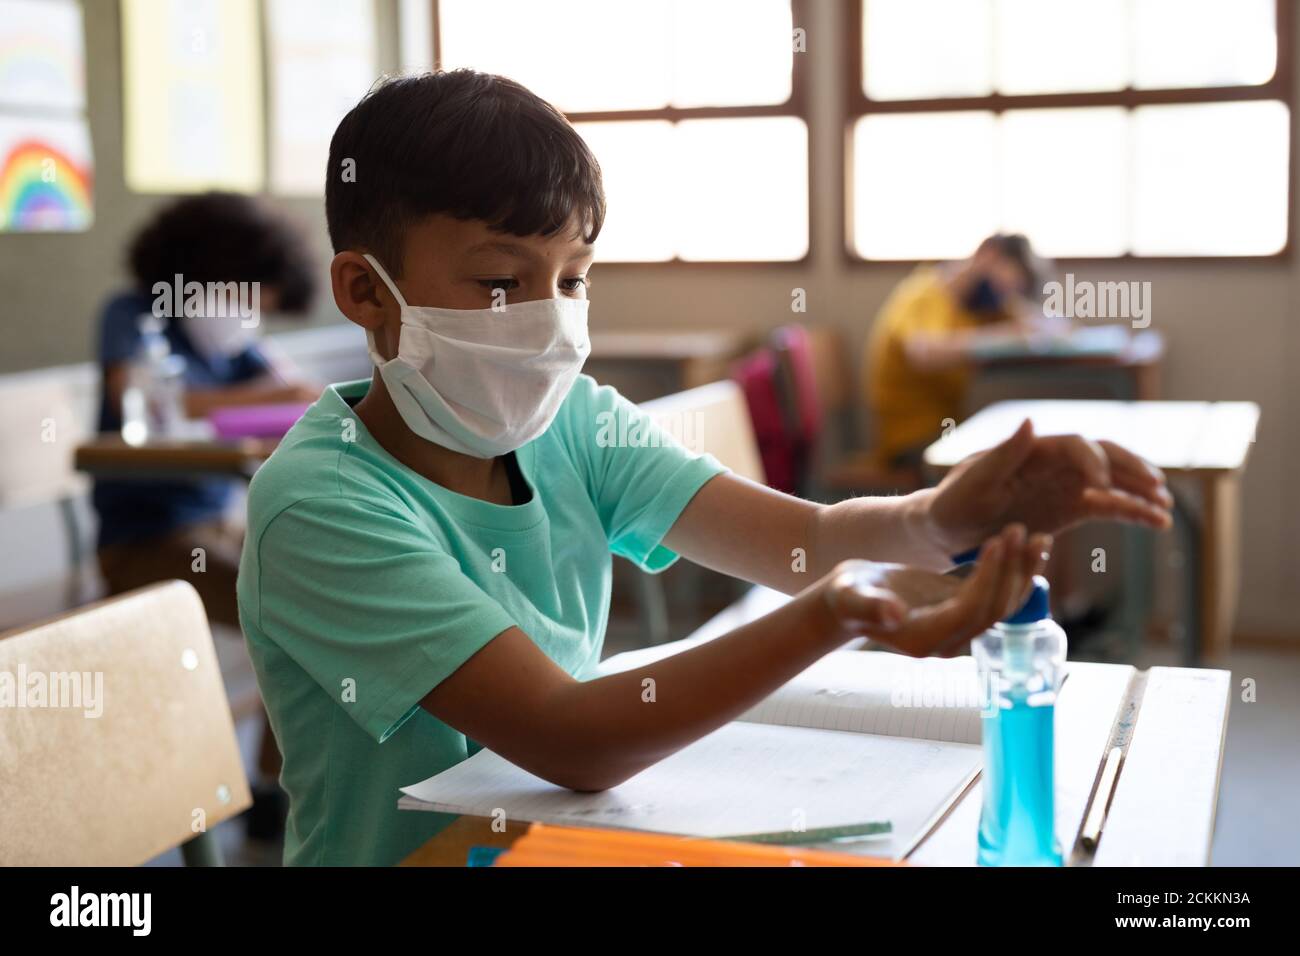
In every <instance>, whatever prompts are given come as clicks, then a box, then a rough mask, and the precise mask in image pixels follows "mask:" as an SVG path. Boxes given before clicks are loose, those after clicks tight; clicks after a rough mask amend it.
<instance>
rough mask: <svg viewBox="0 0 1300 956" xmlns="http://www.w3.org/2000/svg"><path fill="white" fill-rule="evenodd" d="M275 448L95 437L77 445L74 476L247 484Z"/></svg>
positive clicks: (260, 442) (258, 443)
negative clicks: (235, 480) (227, 480)
mask: <svg viewBox="0 0 1300 956" xmlns="http://www.w3.org/2000/svg"><path fill="white" fill-rule="evenodd" d="M277 444H278V442H276V441H274V440H271V439H262V438H245V439H241V440H239V441H230V442H219V441H150V442H146V443H145V444H143V445H128V444H127V443H126V442H124V441H122V439H121V438H119V437H117V436H116V435H99V436H96V437H95V438H93V439H91V440H90V441H88V442H86V443H84V444H81V445H78V446H77V450H76V455H75V458H74V464H75V467H76V469H77V470H78V471H84V472H88V473H89V474H92V475H95V476H98V477H102V478H149V479H168V478H200V477H205V476H206V477H211V476H214V475H215V476H222V475H224V476H228V477H232V478H245V479H247V478H251V477H252V476H253V472H255V471H256V470H257V469H258V467H259V466H260V465H261V464H262V462H264V461H266V459H267V458H269V457H270V456H271V452H273V451H275V446H276V445H277Z"/></svg>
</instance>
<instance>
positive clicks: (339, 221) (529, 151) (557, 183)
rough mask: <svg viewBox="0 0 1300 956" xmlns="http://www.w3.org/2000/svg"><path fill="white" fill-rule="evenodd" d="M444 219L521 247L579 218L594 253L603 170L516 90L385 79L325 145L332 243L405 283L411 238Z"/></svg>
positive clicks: (504, 83) (497, 83)
mask: <svg viewBox="0 0 1300 956" xmlns="http://www.w3.org/2000/svg"><path fill="white" fill-rule="evenodd" d="M349 161H351V162H349ZM349 173H354V174H355V175H349ZM438 213H444V214H447V215H450V216H454V217H455V218H457V219H479V220H483V221H485V222H487V223H489V224H490V225H491V226H492V228H494V229H496V230H499V231H500V232H504V233H509V234H511V235H515V236H534V235H543V236H549V235H552V234H553V233H556V232H558V231H559V230H561V229H563V228H565V227H566V226H567V225H569V224H570V223H571V221H572V220H573V219H574V217H575V215H576V216H577V220H578V222H579V223H580V229H581V230H582V235H583V239H584V240H585V241H587V242H594V241H595V239H596V236H597V235H599V233H600V229H601V226H602V225H603V224H604V221H605V190H604V187H603V186H602V185H601V177H600V164H599V163H597V162H596V157H595V156H593V155H592V153H591V150H590V149H588V148H587V144H586V143H585V142H583V139H582V137H581V136H579V135H578V133H577V131H576V130H575V129H574V128H573V127H572V126H571V125H570V124H569V121H568V120H566V119H565V118H564V117H563V116H562V115H561V114H560V113H559V111H558V110H556V109H555V107H553V106H551V105H550V104H549V103H547V102H546V101H545V100H543V99H541V98H540V97H538V96H537V95H535V94H534V93H531V92H530V91H528V90H527V89H525V88H524V87H522V86H520V85H519V84H518V83H515V82H514V81H513V80H507V79H505V78H504V77H500V76H493V75H490V74H487V73H479V72H477V71H474V70H453V71H451V72H449V73H445V72H438V73H425V74H422V75H419V76H403V77H398V78H393V79H386V80H385V81H383V82H382V83H380V84H379V85H378V86H376V87H375V88H374V89H372V90H371V91H370V92H369V93H367V94H366V96H365V98H363V99H362V100H361V102H360V103H358V104H357V105H356V106H354V107H353V108H352V110H351V112H349V113H348V115H347V116H345V117H343V120H342V122H340V123H339V126H338V129H336V130H335V131H334V138H333V139H332V140H331V141H330V157H329V166H328V168H327V170H326V175H325V218H326V220H327V221H328V223H329V232H330V241H331V242H332V243H333V244H334V251H335V252H339V251H342V250H344V249H359V250H365V251H367V252H370V253H372V254H374V255H375V256H376V257H378V259H379V260H380V262H382V263H383V265H384V267H385V268H386V269H387V270H388V271H389V272H390V273H391V274H392V275H394V276H398V275H400V274H401V269H402V261H401V259H402V243H403V238H404V236H405V232H406V229H407V228H408V227H409V226H411V225H412V224H414V223H415V222H417V221H418V220H420V219H422V218H424V217H426V216H431V215H435V214H438Z"/></svg>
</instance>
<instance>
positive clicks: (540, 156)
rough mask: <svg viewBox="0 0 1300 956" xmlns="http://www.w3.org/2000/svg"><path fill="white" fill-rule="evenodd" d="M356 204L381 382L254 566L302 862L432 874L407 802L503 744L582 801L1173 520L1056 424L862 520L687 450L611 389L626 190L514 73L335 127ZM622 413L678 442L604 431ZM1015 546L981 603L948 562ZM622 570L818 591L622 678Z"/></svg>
mask: <svg viewBox="0 0 1300 956" xmlns="http://www.w3.org/2000/svg"><path fill="white" fill-rule="evenodd" d="M325 201H326V213H327V218H328V222H329V230H330V237H331V240H332V242H333V245H334V249H335V251H336V255H335V257H334V260H333V263H332V266H331V277H332V282H333V292H334V299H335V302H336V303H337V304H338V306H339V309H340V310H341V311H342V312H343V313H344V315H346V316H347V317H348V319H349V320H351V321H352V322H355V323H356V324H357V325H359V326H361V327H362V328H364V329H365V330H366V333H367V336H368V340H369V346H370V353H371V357H372V359H373V360H374V362H375V365H376V370H375V372H374V374H373V376H372V377H371V379H370V380H368V381H359V382H349V383H345V384H340V385H335V386H331V387H329V388H328V389H326V391H325V393H324V394H323V395H322V396H321V398H320V399H319V400H318V401H317V403H316V404H315V405H314V406H313V407H312V408H311V409H310V410H309V411H308V413H307V414H306V415H305V416H304V418H303V419H302V420H301V421H300V422H299V423H298V424H297V425H296V426H295V427H294V429H293V430H292V431H291V432H290V433H289V435H288V436H287V437H286V438H285V439H284V441H283V442H282V443H281V445H280V447H279V450H277V451H276V453H275V455H274V456H273V457H272V458H271V459H270V460H269V461H268V462H267V464H266V465H265V466H264V467H263V468H262V469H261V470H260V471H259V472H258V474H257V476H256V478H255V479H254V481H253V484H252V488H251V491H250V498H249V530H248V537H247V541H246V543H245V547H244V555H243V562H242V565H241V568H240V576H239V604H240V612H241V618H242V621H243V625H244V630H245V634H246V636H247V639H248V643H249V647H250V650H251V654H252V658H253V662H254V665H255V666H256V669H257V675H258V680H259V683H260V685H261V688H262V692H263V694H264V696H265V698H266V703H267V708H268V711H269V714H270V717H271V722H272V725H273V727H274V729H275V733H276V736H277V738H278V739H279V742H280V746H281V749H282V751H283V754H284V768H283V773H282V776H281V782H282V784H283V786H284V787H285V789H286V790H287V792H288V793H289V796H290V815H289V822H288V830H287V834H286V845H285V861H286V862H287V863H294V864H370V863H374V864H390V863H395V862H397V861H399V860H401V859H402V858H403V857H404V856H405V855H407V854H408V853H410V852H411V851H413V850H415V849H416V848H417V847H419V846H420V845H421V844H422V843H423V842H424V841H426V840H427V839H428V838H429V837H430V836H432V835H433V834H434V833H436V832H437V831H438V830H439V829H441V828H442V827H443V826H445V825H446V824H447V823H448V822H449V821H450V819H451V818H450V817H447V816H445V815H442V814H431V813H414V812H399V811H398V809H397V796H398V787H400V786H403V785H406V784H410V783H412V782H414V781H418V780H422V779H424V778H426V777H428V776H430V775H432V774H434V773H437V772H439V771H441V770H444V769H446V768H447V767H449V766H452V765H453V764H455V763H456V762H458V761H460V760H463V759H465V757H466V756H468V755H469V754H471V753H473V752H474V751H475V750H477V749H478V748H479V747H480V746H485V747H489V748H491V749H492V750H494V751H496V752H497V753H499V754H501V755H502V756H504V757H506V758H507V759H509V760H511V761H512V762H514V763H516V764H518V765H519V766H520V767H523V768H525V769H527V770H529V771H531V772H532V773H534V774H536V775H538V776H540V777H542V778H545V779H546V780H549V781H551V782H552V783H554V784H556V785H558V786H562V787H569V788H573V789H577V790H600V789H604V788H608V787H612V786H616V785H617V784H618V783H620V782H621V781H623V780H626V779H628V778H629V777H631V776H633V775H634V774H636V773H638V772H639V771H641V770H643V769H644V768H646V767H647V766H649V765H651V764H653V763H654V762H656V761H658V760H661V759H662V758H664V757H666V756H667V755H669V754H671V753H673V752H674V751H676V750H678V749H680V748H681V747H683V746H685V745H687V744H689V743H690V742H692V741H693V740H696V739H697V738H699V737H702V736H703V735H705V734H708V733H709V732H710V731H713V730H715V729H716V728H718V727H720V726H721V725H723V724H725V723H726V722H728V721H730V720H732V719H733V718H735V717H736V716H738V715H739V714H741V713H742V712H744V711H745V710H746V709H748V708H749V707H751V706H753V705H754V704H755V703H756V702H758V701H759V700H761V699H762V698H763V697H764V696H766V695H767V694H769V693H771V692H772V691H773V690H775V689H776V688H777V687H779V686H780V685H781V684H783V683H785V682H786V681H787V680H789V679H790V678H791V677H792V676H794V675H795V674H797V673H798V672H800V671H801V670H803V669H804V668H806V667H808V666H809V665H810V664H811V663H812V662H813V661H814V660H816V659H817V658H818V657H820V656H821V655H823V654H825V653H827V652H829V651H831V650H833V649H834V648H836V647H839V646H840V645H842V644H844V643H845V642H846V641H848V640H850V639H851V638H854V637H856V636H860V635H870V636H871V637H873V638H875V639H877V640H879V641H881V642H883V643H885V644H888V645H890V646H892V647H894V648H896V649H898V650H901V651H903V652H905V653H909V654H915V655H925V654H932V653H944V652H946V651H950V650H952V649H954V648H956V647H958V646H959V645H960V644H961V643H962V642H964V641H966V640H968V639H969V638H970V637H971V636H972V635H974V634H976V633H978V632H980V631H981V630H983V629H984V628H986V627H987V626H988V625H990V624H991V623H992V622H994V621H996V620H997V619H999V618H1000V617H1002V616H1004V615H1006V614H1007V613H1008V612H1009V611H1011V610H1012V609H1013V607H1014V605H1016V604H1017V602H1018V601H1019V600H1020V599H1021V597H1022V595H1023V594H1024V593H1025V590H1026V588H1027V584H1028V581H1029V578H1030V576H1031V575H1032V574H1034V573H1036V572H1037V571H1039V570H1041V569H1042V566H1043V561H1044V558H1045V552H1046V551H1047V550H1048V548H1049V546H1050V538H1049V537H1048V536H1049V534H1050V533H1051V532H1053V531H1056V530H1058V529H1060V528H1062V527H1065V526H1067V525H1070V524H1073V523H1075V522H1078V521H1081V520H1084V519H1087V518H1091V517H1112V518H1119V519H1122V520H1130V521H1139V522H1143V523H1146V524H1150V525H1153V526H1163V525H1164V524H1165V523H1166V522H1167V521H1168V503H1169V502H1168V497H1167V493H1166V491H1165V490H1164V485H1163V479H1162V476H1161V475H1160V474H1159V472H1157V471H1156V470H1154V469H1152V468H1149V467H1148V466H1146V465H1145V464H1144V463H1142V462H1141V461H1140V460H1138V459H1137V458H1135V457H1134V456H1133V455H1131V454H1129V453H1127V452H1125V451H1123V450H1122V449H1119V448H1117V447H1114V446H1105V447H1101V446H1098V445H1094V444H1092V443H1089V442H1085V441H1083V440H1081V439H1078V438H1073V437H1056V438H1046V439H1040V438H1037V437H1035V436H1034V435H1033V433H1032V431H1031V430H1030V429H1029V428H1028V427H1023V428H1021V429H1020V430H1019V431H1018V432H1017V433H1016V434H1015V435H1014V436H1013V437H1012V438H1010V439H1009V440H1008V441H1007V442H1006V443H1004V444H1003V445H1001V446H1000V447H998V448H996V449H994V450H992V451H990V452H989V453H987V454H985V455H983V456H981V457H979V458H978V459H977V460H973V461H971V462H969V463H967V464H965V465H964V466H962V467H959V468H958V469H956V470H954V472H953V473H952V474H951V475H950V476H949V477H948V478H947V480H945V481H944V483H943V484H942V485H940V486H939V487H938V488H937V489H930V490H926V491H923V492H919V493H917V494H914V495H910V496H907V497H901V498H888V499H880V500H874V499H865V498H863V499H857V500H852V501H847V502H844V503H841V504H837V505H833V506H822V505H817V504H812V503H810V502H807V501H803V500H800V499H798V498H793V497H790V496H787V495H784V494H780V493H777V492H775V491H772V490H770V489H767V488H764V487H762V486H760V485H756V484H753V483H751V482H748V481H746V480H744V479H741V478H739V477H736V476H735V475H733V474H730V473H728V472H727V471H726V469H724V468H723V467H722V466H720V465H719V464H718V462H717V461H715V460H714V459H712V458H711V457H709V456H708V455H695V454H691V453H689V452H687V451H686V450H684V449H683V448H681V447H680V446H678V445H676V444H674V443H672V442H670V441H661V440H658V436H657V435H656V434H655V429H654V426H653V425H651V424H650V423H649V422H646V421H645V419H644V416H643V415H642V414H641V413H640V412H639V411H638V410H637V409H636V408H635V407H634V406H632V405H630V404H629V403H628V402H626V401H625V400H624V399H623V398H622V397H621V396H620V395H619V394H618V393H617V392H615V391H614V390H613V389H610V388H607V387H601V386H599V385H597V384H596V383H595V382H594V381H592V380H591V379H590V378H588V377H586V376H583V375H581V374H580V369H581V367H582V364H583V360H584V359H585V358H586V355H587V352H588V348H589V346H588V341H587V307H588V298H587V296H588V288H589V280H588V272H589V270H590V268H591V263H592V256H593V248H592V244H593V242H594V241H595V239H596V237H597V235H598V234H599V232H600V228H601V223H602V219H603V217H604V213H605V198H604V194H603V191H602V187H601V176H600V169H599V167H598V165H597V163H596V160H595V159H594V158H593V156H592V154H591V152H590V151H589V150H588V148H587V146H586V145H585V144H584V142H583V141H582V139H581V137H580V136H579V135H578V134H577V132H575V130H574V129H573V127H571V126H570V125H569V124H568V122H567V121H566V120H565V119H564V117H562V116H561V115H560V114H559V113H558V112H556V111H555V110H554V109H553V108H552V107H550V106H549V105H548V104H546V103H545V102H543V101H542V100H540V99H538V98H537V97H536V96H534V95H533V94H532V93H530V92H529V91H528V90H526V89H524V88H523V87H521V86H519V85H518V84H515V83H513V82H511V81H509V80H505V79H502V78H500V77H495V76H488V75H484V74H481V73H476V72H471V71H456V72H453V73H437V74H426V75H423V76H418V77H405V78H400V79H395V80H391V81H389V82H386V83H385V84H383V85H381V86H379V87H378V88H377V89H375V90H373V91H372V92H371V93H370V94H369V95H368V96H366V98H365V99H363V100H362V101H361V103H360V104H358V105H357V106H356V107H355V108H354V109H353V110H352V111H351V112H350V113H349V114H348V115H347V116H346V117H345V118H344V119H343V121H342V122H341V123H340V124H339V127H338V130H337V131H336V132H335V134H334V139H333V142H332V144H331V148H330V159H329V173H328V180H327V184H326V200H325ZM610 420H618V421H623V420H628V421H630V422H631V423H632V424H633V425H634V426H643V430H642V431H641V434H642V435H644V436H647V440H645V441H643V442H640V443H638V444H635V445H625V446H619V445H618V444H617V443H610V442H607V441H602V440H601V439H600V437H599V436H600V435H601V434H608V429H607V428H606V429H602V422H608V421H610ZM636 431H637V429H636V428H629V429H627V430H623V429H621V428H620V429H619V433H620V434H631V433H636ZM981 543H983V549H982V552H981V558H980V563H979V569H978V572H977V573H976V574H975V575H974V576H973V577H971V578H970V579H969V580H968V581H967V582H965V583H963V584H961V585H960V586H957V585H953V584H951V583H950V580H949V579H944V578H941V577H940V576H939V575H938V574H937V573H934V572H937V571H938V570H941V569H943V568H946V567H948V566H949V565H950V564H951V558H950V555H953V554H956V553H958V552H960V551H964V550H966V549H969V548H972V547H974V546H976V545H979V544H981ZM611 553H615V554H620V555H623V556H624V557H626V558H629V559H630V560H632V561H634V562H636V563H637V564H639V565H640V566H641V567H643V568H646V569H647V570H650V571H658V570H662V569H663V568H665V567H667V566H668V565H669V564H671V563H672V562H673V561H674V560H675V559H676V558H677V556H678V555H685V556H686V557H688V558H690V559H691V560H693V561H696V562H698V563H700V564H703V565H705V566H707V567H710V568H713V569H715V570H718V571H721V572H724V573H727V574H731V575H735V576H737V577H741V578H744V579H746V580H749V581H753V582H757V583H760V584H765V585H768V586H769V587H773V588H777V589H780V590H782V591H784V592H786V593H789V594H794V595H796V596H795V597H794V599H793V600H792V601H790V602H789V603H788V604H787V605H785V606H783V607H782V608H780V609H779V610H777V611H775V612H773V613H772V614H769V615H768V616H766V617H764V618H761V619H759V620H757V621H755V622H753V623H751V624H748V625H746V626H744V627H741V628H739V629H737V630H736V631H734V632H732V633H730V634H728V635H725V636H723V637H720V638H718V639H717V640H715V641H712V642H710V643H708V644H705V645H703V646H700V647H696V648H694V649H692V650H689V651H686V652H683V653H680V654H678V655H676V656H674V657H670V658H668V659H666V660H664V661H661V662H659V663H657V664H655V665H653V667H650V668H644V669H641V670H632V671H628V672H625V673H621V674H616V675H611V676H607V677H600V678H596V679H589V680H588V679H585V678H588V677H590V676H591V673H590V671H591V668H592V667H593V665H595V664H596V663H597V661H598V660H599V658H600V654H601V644H602V640H603V637H604V632H605V624H606V615H607V612H608V609H609V600H610V578H611V567H610V564H611V560H610V555H611ZM798 554H802V555H805V556H806V568H807V570H806V571H802V572H801V571H798V570H796V569H797V568H802V567H804V566H805V565H804V564H803V563H802V562H800V561H798V560H795V556H796V555H798ZM862 558H870V559H872V560H871V561H866V560H860V559H862ZM874 562H902V563H905V564H909V565H914V566H915V567H913V568H903V567H900V566H898V565H892V564H883V563H874ZM651 677H653V679H654V681H655V682H656V701H655V702H654V703H653V704H647V703H646V702H645V700H644V698H643V691H644V684H643V682H644V681H645V680H646V679H648V678H651ZM506 810H507V812H508V810H509V808H506Z"/></svg>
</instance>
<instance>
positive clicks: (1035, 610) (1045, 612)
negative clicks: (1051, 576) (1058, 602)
mask: <svg viewBox="0 0 1300 956" xmlns="http://www.w3.org/2000/svg"><path fill="white" fill-rule="evenodd" d="M1048 591H1049V587H1048V584H1047V578H1045V577H1043V576H1042V575H1041V574H1036V575H1034V586H1033V588H1032V589H1031V590H1030V592H1029V597H1028V599H1027V600H1026V601H1025V604H1024V606H1023V607H1022V608H1021V609H1020V610H1019V611H1017V612H1016V613H1015V614H1012V615H1011V616H1010V617H1008V618H1006V619H1004V620H1003V622H1002V623H1003V624H1033V623H1034V622H1036V621H1044V620H1046V619H1048V618H1050V617H1051V616H1052V609H1051V606H1050V604H1049V602H1048V600H1047V598H1048Z"/></svg>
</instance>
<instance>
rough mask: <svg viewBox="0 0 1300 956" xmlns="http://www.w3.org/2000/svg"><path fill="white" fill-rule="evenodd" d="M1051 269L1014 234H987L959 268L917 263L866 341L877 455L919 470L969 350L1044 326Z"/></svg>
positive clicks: (953, 409) (963, 386) (958, 388)
mask: <svg viewBox="0 0 1300 956" xmlns="http://www.w3.org/2000/svg"><path fill="white" fill-rule="evenodd" d="M1050 277H1051V276H1050V267H1049V266H1048V264H1047V263H1046V262H1045V261H1043V260H1042V259H1040V258H1038V257H1037V256H1036V255H1034V251H1033V249H1032V248H1031V247H1030V245H1029V240H1028V239H1026V238H1025V237H1024V236H1021V235H994V236H989V237H988V238H987V239H985V240H984V241H983V242H981V243H980V244H979V248H978V249H976V250H975V253H974V255H972V256H970V257H969V258H968V259H964V260H962V261H960V262H951V263H946V264H941V265H938V266H929V265H925V266H919V267H918V268H917V269H916V270H915V271H914V272H913V273H912V274H911V275H910V276H908V277H907V278H906V279H905V280H904V281H903V282H902V283H901V284H900V285H899V286H898V288H897V289H895V290H894V291H893V292H892V293H891V294H890V296H889V298H888V299H887V300H885V304H884V305H883V306H882V307H881V309H880V314H879V315H878V316H877V317H876V321H875V324H874V325H873V326H872V329H871V335H870V337H869V339H868V342H867V354H866V362H865V364H864V367H865V370H866V374H865V378H866V382H865V384H866V389H867V403H868V405H869V406H870V407H871V411H872V414H873V416H874V419H875V423H876V456H877V458H879V460H880V463H881V464H882V465H885V466H887V467H890V468H902V469H909V470H917V469H919V467H920V464H921V454H922V452H924V451H925V448H926V446H927V445H929V444H930V443H931V442H933V441H934V440H935V439H936V438H938V437H939V435H940V434H941V433H942V432H943V429H944V421H945V420H952V421H957V420H958V419H959V416H960V415H961V413H962V404H963V402H964V400H965V397H966V390H967V387H968V383H969V379H970V375H969V372H968V370H967V367H966V365H967V362H968V360H969V358H970V353H971V350H972V349H974V348H976V347H977V346H978V345H979V344H980V343H981V342H997V341H1001V340H1005V339H1007V338H1008V337H1024V336H1027V335H1028V334H1029V332H1030V331H1031V329H1032V327H1033V325H1034V324H1035V323H1036V322H1041V321H1042V318H1041V317H1042V309H1041V308H1038V307H1036V306H1035V305H1034V304H1033V303H1035V302H1037V301H1041V295H1042V288H1043V285H1044V283H1046V282H1047V281H1048V280H1049V279H1050Z"/></svg>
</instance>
